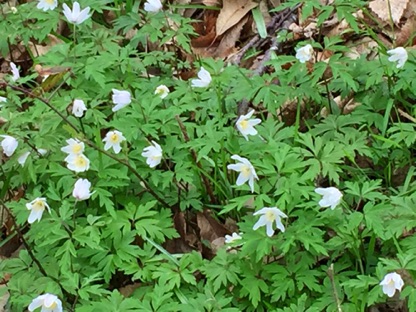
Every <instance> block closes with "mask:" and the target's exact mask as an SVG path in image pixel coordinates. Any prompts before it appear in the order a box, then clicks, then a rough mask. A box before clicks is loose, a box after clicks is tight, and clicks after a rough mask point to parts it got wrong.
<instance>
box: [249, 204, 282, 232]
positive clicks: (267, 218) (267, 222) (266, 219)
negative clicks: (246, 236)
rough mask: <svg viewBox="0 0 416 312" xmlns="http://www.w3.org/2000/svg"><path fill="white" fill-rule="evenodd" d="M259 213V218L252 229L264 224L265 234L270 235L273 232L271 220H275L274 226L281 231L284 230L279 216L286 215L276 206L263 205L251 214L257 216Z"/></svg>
mask: <svg viewBox="0 0 416 312" xmlns="http://www.w3.org/2000/svg"><path fill="white" fill-rule="evenodd" d="M260 214H261V216H260V219H259V220H258V221H257V223H256V224H254V226H253V230H257V229H258V228H259V227H261V226H266V233H267V236H269V237H271V236H273V233H274V230H273V222H276V227H277V228H278V229H279V230H280V231H282V232H284V231H285V227H284V225H283V223H282V220H281V218H287V215H285V214H284V213H283V212H282V211H281V210H280V209H278V208H277V207H264V208H262V209H260V210H259V211H256V212H255V213H254V214H253V215H255V216H257V215H260Z"/></svg>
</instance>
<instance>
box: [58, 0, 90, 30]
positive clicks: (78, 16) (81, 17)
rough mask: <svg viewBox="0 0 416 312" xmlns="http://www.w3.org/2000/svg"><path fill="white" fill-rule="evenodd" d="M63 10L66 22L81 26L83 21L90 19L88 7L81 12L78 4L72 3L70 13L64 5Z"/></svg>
mask: <svg viewBox="0 0 416 312" xmlns="http://www.w3.org/2000/svg"><path fill="white" fill-rule="evenodd" d="M62 7H63V8H64V15H65V17H66V19H67V20H68V22H70V23H72V24H75V25H79V24H82V23H83V22H84V21H85V20H87V19H88V18H90V16H91V15H88V13H90V7H86V8H85V9H83V10H82V11H81V8H80V6H79V3H78V2H76V1H75V2H74V3H73V5H72V11H71V9H70V8H69V7H68V6H67V5H66V3H64V4H63V6H62Z"/></svg>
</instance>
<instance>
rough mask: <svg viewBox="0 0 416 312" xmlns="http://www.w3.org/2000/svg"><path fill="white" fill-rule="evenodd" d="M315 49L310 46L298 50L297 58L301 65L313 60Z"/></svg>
mask: <svg viewBox="0 0 416 312" xmlns="http://www.w3.org/2000/svg"><path fill="white" fill-rule="evenodd" d="M312 53H313V48H312V46H311V45H310V44H307V45H306V46H304V47H302V48H299V49H297V50H296V58H297V59H298V60H299V62H301V63H305V62H307V61H309V60H310V59H311V58H312Z"/></svg>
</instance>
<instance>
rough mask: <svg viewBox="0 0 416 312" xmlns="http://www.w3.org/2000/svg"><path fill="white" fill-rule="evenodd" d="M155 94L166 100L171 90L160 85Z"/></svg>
mask: <svg viewBox="0 0 416 312" xmlns="http://www.w3.org/2000/svg"><path fill="white" fill-rule="evenodd" d="M155 94H157V95H159V97H160V98H161V99H164V98H165V97H167V96H168V94H169V89H168V87H166V86H165V85H160V86H158V87H157V88H156V90H155Z"/></svg>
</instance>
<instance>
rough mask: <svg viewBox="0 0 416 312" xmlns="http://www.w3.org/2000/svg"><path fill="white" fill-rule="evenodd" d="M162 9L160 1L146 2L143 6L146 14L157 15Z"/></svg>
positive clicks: (150, 0) (151, 0) (149, 0)
mask: <svg viewBox="0 0 416 312" xmlns="http://www.w3.org/2000/svg"><path fill="white" fill-rule="evenodd" d="M162 8H163V5H162V3H161V2H160V0H147V1H146V3H145V4H144V10H145V11H146V12H152V13H157V12H159V11H160V10H161V9H162Z"/></svg>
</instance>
